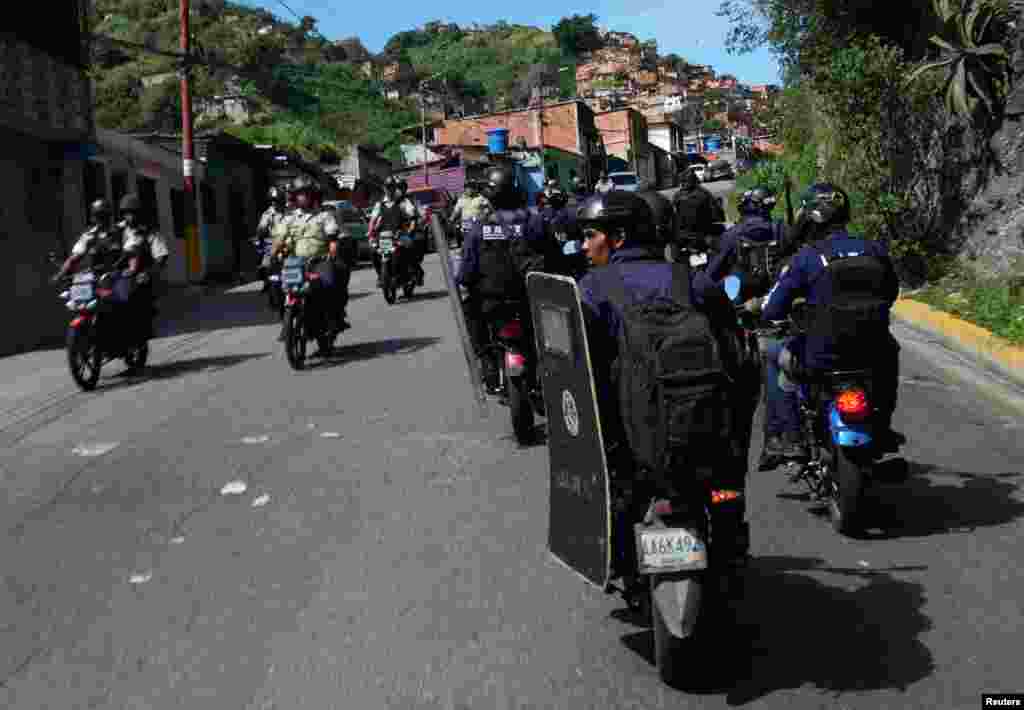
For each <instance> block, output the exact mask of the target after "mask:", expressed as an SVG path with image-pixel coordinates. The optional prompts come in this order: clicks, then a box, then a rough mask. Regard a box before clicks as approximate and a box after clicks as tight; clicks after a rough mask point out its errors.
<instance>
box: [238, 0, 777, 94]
mask: <svg viewBox="0 0 1024 710" xmlns="http://www.w3.org/2000/svg"><path fill="white" fill-rule="evenodd" d="M242 4H245V5H250V6H259V7H263V8H266V9H267V10H269V11H270V12H272V13H273V14H275V15H277V16H278V17H280V18H281V19H283V20H288V21H295V19H296V18H295V16H294V15H292V14H291V12H289V10H288V9H286V7H285V6H287V7H288V8H291V9H292V10H294V11H295V13H297V14H298V15H299V16H302V15H312V16H313V17H315V18H316V19H317V20H318V25H317V27H318V29H319V30H320V33H321V34H323V35H324V36H325V37H326V38H328V39H330V40H335V39H343V38H346V37H352V36H357V37H359V38H360V39H361V40H362V42H363V44H364V45H365V46H366V48H367V49H369V50H370V51H371V52H379V51H380V50H381V49H382V48H383V47H384V43H385V42H387V40H388V38H389V37H391V36H392V35H393V34H396V33H397V32H401V31H402V30H411V29H415V28H416V27H421V26H423V24H425V23H426V22H429V21H431V20H441V21H444V22H454V23H456V24H458V25H460V26H466V25H470V24H472V23H474V22H479V23H480V24H491V23H494V22H497V21H498V20H506V21H508V22H510V23H512V24H523V25H534V26H537V27H544V28H548V29H550V28H551V26H552V25H554V24H555V23H557V22H558V21H559V20H560V19H561V18H562V17H565V16H568V15H573V14H579V15H587V14H590V13H593V14H595V15H597V18H598V24H599V25H601V26H603V27H606V28H608V29H610V30H617V31H620V32H623V31H624V32H631V33H633V34H634V35H636V36H637V37H638V38H639V39H640V40H648V39H655V40H657V41H658V53H659V54H662V55H665V54H671V53H673V52H674V53H676V54H678V55H680V56H682V57H683V58H685V59H687V60H688V61H690V62H691V63H693V64H710V65H712V66H713V67H714V69H715V71H716V72H717V73H718V74H733V75H735V76H736V77H737V78H738V79H739V80H740V81H741V82H743V83H745V84H781V83H782V82H781V79H780V77H779V67H778V63H777V62H776V60H775V57H774V56H773V55H772V54H771V53H770V52H769V51H768V50H767V49H760V50H758V51H756V52H754V53H752V54H747V55H731V54H729V53H728V52H726V51H725V36H726V33H727V32H728V29H729V27H728V22H727V21H726V20H725V18H721V17H716V16H715V11H716V10H717V9H718V7H719V4H720V2H719V0H591V1H590V2H575V1H572V0H569V1H565V2H558V1H557V0H555V1H552V0H515V1H514V2H510V3H508V4H501V3H493V4H487V5H481V3H480V2H479V0H442V1H441V2H437V3H429V2H424V1H423V0H415V1H413V0H383V2H382V3H380V4H378V3H377V2H358V1H356V2H353V0H242Z"/></svg>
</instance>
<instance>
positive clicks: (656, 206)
mask: <svg viewBox="0 0 1024 710" xmlns="http://www.w3.org/2000/svg"><path fill="white" fill-rule="evenodd" d="M636 196H637V197H639V198H640V199H641V200H643V201H644V202H646V203H647V206H648V207H650V208H651V215H652V217H653V219H654V231H655V234H656V236H657V239H658V241H659V242H661V243H662V244H668V243H669V242H670V241H672V239H671V238H670V237H671V235H672V225H673V224H674V222H675V210H674V209H673V208H672V202H671V201H670V200H669V199H668V198H667V197H665V196H664V195H662V194H661V193H660V192H657V191H654V190H645V191H644V192H638V193H636Z"/></svg>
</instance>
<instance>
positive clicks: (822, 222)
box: [762, 183, 905, 468]
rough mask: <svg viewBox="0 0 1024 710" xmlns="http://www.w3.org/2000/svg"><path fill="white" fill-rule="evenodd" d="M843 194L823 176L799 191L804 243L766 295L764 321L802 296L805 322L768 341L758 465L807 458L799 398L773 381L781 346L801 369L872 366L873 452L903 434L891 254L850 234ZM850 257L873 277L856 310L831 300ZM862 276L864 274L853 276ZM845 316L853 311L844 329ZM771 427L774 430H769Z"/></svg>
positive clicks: (778, 316)
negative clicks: (897, 428)
mask: <svg viewBox="0 0 1024 710" xmlns="http://www.w3.org/2000/svg"><path fill="white" fill-rule="evenodd" d="M849 221H850V200H849V196H848V195H847V194H846V192H844V191H843V190H842V189H840V188H839V187H837V186H835V185H832V184H830V183H817V184H814V185H812V186H811V187H810V188H808V189H807V191H806V192H805V193H804V195H803V197H802V199H801V204H800V210H799V213H798V216H797V225H799V226H800V230H799V231H800V232H801V233H804V234H805V235H806V237H807V241H808V244H807V246H804V247H803V248H802V249H800V251H799V252H797V254H796V255H795V256H794V257H793V259H792V262H791V264H790V265H789V267H788V268H787V269H784V271H783V274H782V276H781V278H780V279H779V281H778V283H776V284H775V286H774V287H773V288H772V290H771V292H770V293H769V294H768V296H767V298H766V299H765V301H766V304H765V306H764V311H763V314H762V318H763V320H764V321H766V324H767V322H771V321H782V320H784V319H785V318H786V317H787V316H788V315H789V313H790V310H791V307H792V305H793V301H794V300H795V299H796V298H797V297H801V296H802V297H804V298H805V299H806V304H807V310H808V316H809V327H808V329H807V332H806V334H804V335H798V336H796V337H791V338H787V339H786V340H785V341H780V342H778V343H776V344H774V345H771V346H769V347H768V348H767V350H768V352H767V367H766V379H765V386H766V388H767V416H766V422H765V424H766V427H767V429H766V436H767V435H768V434H769V433H771V434H772V435H771V436H767V445H766V447H765V453H764V457H763V458H762V468H766V467H768V466H770V465H771V462H772V461H775V460H778V459H795V460H799V459H802V458H806V457H807V454H808V452H807V447H806V445H805V443H804V441H803V438H802V436H801V426H800V418H799V410H798V406H799V405H798V399H797V393H796V392H795V391H783V389H782V388H781V387H780V385H779V371H780V366H779V358H780V354H781V353H783V352H785V353H786V355H787V356H788V357H790V358H792V361H793V362H795V363H798V364H799V369H800V370H801V371H803V372H808V373H809V372H814V371H821V370H829V369H835V368H844V367H853V368H857V367H861V368H863V367H871V368H873V369H874V371H875V380H874V383H875V388H874V390H873V399H874V403H875V406H876V408H877V409H878V413H879V422H878V423H879V426H878V427H877V429H876V432H877V435H876V436H875V441H876V443H877V445H878V450H879V451H895V450H896V448H897V447H898V446H899V445H900V444H902V443H903V442H904V441H905V439H904V438H903V436H902V435H901V434H899V433H897V432H894V431H892V429H891V425H892V416H893V412H894V411H895V408H896V393H897V388H898V375H899V345H898V344H897V342H896V340H895V338H893V336H892V334H891V333H890V332H889V311H890V309H891V308H892V304H893V303H894V302H895V301H896V298H897V296H898V295H899V281H898V278H897V276H896V272H895V269H894V268H893V264H892V260H891V259H890V257H889V252H888V250H887V249H886V247H885V245H884V244H882V243H881V242H877V241H873V240H868V239H864V238H861V237H857V236H854V235H851V234H850V233H849V232H848V231H847V230H846V225H847V224H848V223H849ZM851 258H855V259H857V261H856V262H852V263H856V264H857V265H858V267H860V268H861V269H863V270H866V271H868V272H870V273H873V274H877V275H878V276H877V278H874V279H872V280H871V281H869V282H868V283H870V284H871V288H872V289H873V290H874V292H873V293H870V294H859V293H858V294H857V295H858V296H859V297H860V303H861V304H862V305H861V306H860V308H859V310H858V312H857V313H855V314H851V313H850V312H849V310H848V308H847V307H846V306H845V305H844V309H846V310H847V312H846V314H845V315H844V314H843V313H839V312H837V311H838V309H835V308H833V307H832V306H833V304H835V303H836V302H837V301H839V300H840V299H841V298H842V297H843V295H844V294H843V293H841V292H840V293H836V292H835V290H836V288H837V279H835V278H830V275H831V273H833V272H834V271H835V270H836V269H838V268H840V266H841V265H842V262H843V261H844V260H846V259H851ZM858 281H860V283H864V280H863V279H859V280H858ZM848 315H854V316H855V319H856V325H855V327H853V328H851V327H849V326H850V323H849V322H848V320H849V319H848V318H847V316H848ZM772 428H774V429H775V431H774V432H773V431H772Z"/></svg>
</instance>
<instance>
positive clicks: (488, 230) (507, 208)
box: [455, 165, 559, 382]
mask: <svg viewBox="0 0 1024 710" xmlns="http://www.w3.org/2000/svg"><path fill="white" fill-rule="evenodd" d="M484 194H485V195H486V197H487V199H488V200H490V202H491V204H492V205H493V206H494V208H495V209H494V211H492V212H491V213H490V214H488V215H487V216H486V217H485V218H484V219H483V220H481V221H477V222H474V223H473V225H472V227H471V228H470V231H469V233H468V234H467V235H466V242H465V245H464V246H463V260H462V266H461V268H460V270H459V273H458V274H457V275H456V278H455V280H456V283H457V284H458V285H459V286H461V287H463V288H465V289H466V291H467V292H468V298H467V299H466V301H465V304H464V305H465V307H466V320H467V324H468V325H469V329H470V331H471V332H470V336H471V338H472V340H473V345H474V347H475V348H476V352H477V354H478V355H481V354H482V353H483V350H484V348H485V347H486V346H487V344H488V338H489V336H488V328H487V325H488V323H489V322H490V321H491V320H492V319H494V318H496V317H497V316H498V313H499V312H500V311H501V309H503V308H509V307H513V308H519V309H520V310H521V311H522V322H523V325H524V328H528V329H529V328H530V321H531V319H530V314H529V309H528V308H526V303H527V301H526V281H525V277H526V273H527V272H528V271H531V270H534V271H550V270H551V267H552V266H554V265H555V264H556V263H557V260H558V251H559V249H558V242H557V241H556V240H555V239H554V237H553V236H549V235H547V234H545V231H544V228H543V222H542V220H541V219H540V217H539V215H536V214H531V212H530V211H529V210H527V209H526V196H525V195H524V194H523V192H522V190H521V189H520V188H519V187H518V186H517V185H516V184H515V175H514V173H513V171H512V168H511V166H507V165H502V166H496V167H493V168H491V169H490V170H489V171H488V173H487V187H486V188H485V190H484ZM530 333H531V334H530V335H529V337H528V339H527V340H528V342H531V343H532V342H533V340H532V330H530ZM482 360H483V368H484V372H485V381H486V382H493V378H494V375H495V373H494V372H493V363H491V362H488V358H482Z"/></svg>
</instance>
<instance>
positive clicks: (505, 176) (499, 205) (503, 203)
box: [484, 166, 522, 210]
mask: <svg viewBox="0 0 1024 710" xmlns="http://www.w3.org/2000/svg"><path fill="white" fill-rule="evenodd" d="M484 195H485V196H486V197H487V199H488V200H490V201H491V204H492V205H494V207H495V208H496V209H499V210H511V209H516V208H518V207H522V199H521V195H520V194H519V188H518V187H516V176H515V174H514V173H513V172H512V169H511V168H510V167H505V166H498V167H493V168H491V169H490V170H488V171H487V186H486V187H485V188H484Z"/></svg>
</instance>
